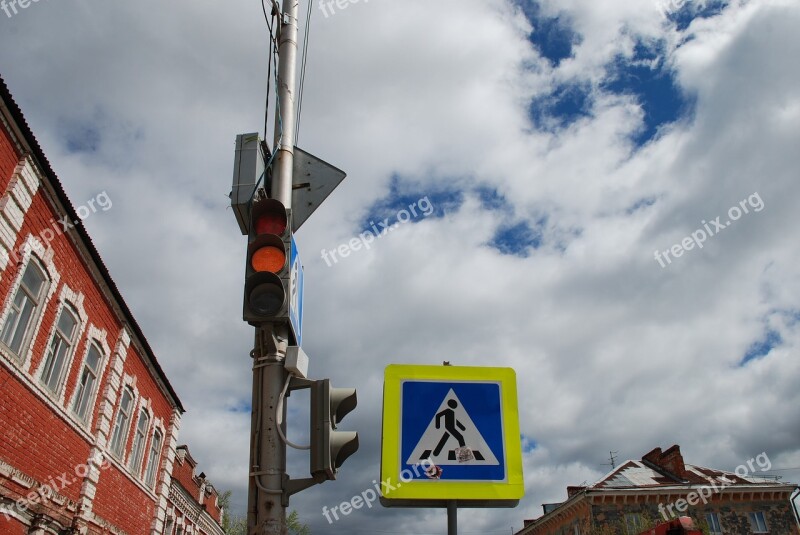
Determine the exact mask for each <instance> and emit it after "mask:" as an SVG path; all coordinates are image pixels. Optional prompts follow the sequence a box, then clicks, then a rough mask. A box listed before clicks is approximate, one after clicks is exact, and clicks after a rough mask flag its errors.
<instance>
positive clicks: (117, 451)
mask: <svg viewBox="0 0 800 535" xmlns="http://www.w3.org/2000/svg"><path fill="white" fill-rule="evenodd" d="M126 394H130V397H131V401H130V403H129V406H128V412H127V413H125V411H123V410H122V409H123V407H122V402H123V401H124V400H125V395H126ZM135 410H136V392H134V390H133V387H132V386H128V385H126V386H124V387H123V389H122V392H121V393H120V397H119V408H118V409H117V414H116V418H114V426H113V427H112V430H111V437H110V438H109V442H108V449H109V450H110V451H111V454H112V455H114V457H116V458H117V459H120V460H122V459H124V458H125V446H126V445H127V443H128V433H129V432H130V428H131V420H132V418H131V415H133V414H135ZM123 414H125V419H126V422H125V424H124V425H125V427H124V429H123V427H122V424H120V416H122V415H123ZM117 437H119V438H117ZM117 442H118V443H117ZM115 443H117V444H116V445H115Z"/></svg>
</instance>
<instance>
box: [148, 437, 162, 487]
mask: <svg viewBox="0 0 800 535" xmlns="http://www.w3.org/2000/svg"><path fill="white" fill-rule="evenodd" d="M161 441H162V436H161V431H159V430H158V429H156V430H155V432H154V433H153V441H152V442H151V443H150V453H149V454H148V456H147V474H146V475H145V477H144V481H145V483H147V486H148V487H150V488H153V485H155V484H156V473H157V472H158V463H159V462H160V461H161Z"/></svg>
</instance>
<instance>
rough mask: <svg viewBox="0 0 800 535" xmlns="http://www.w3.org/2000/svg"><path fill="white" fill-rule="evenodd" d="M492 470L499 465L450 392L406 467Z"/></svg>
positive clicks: (452, 392)
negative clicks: (431, 465)
mask: <svg viewBox="0 0 800 535" xmlns="http://www.w3.org/2000/svg"><path fill="white" fill-rule="evenodd" d="M423 462H427V463H433V464H435V465H437V466H447V465H459V466H496V465H498V464H500V463H499V462H498V460H497V457H495V455H494V453H493V452H492V450H491V448H490V447H489V445H488V444H487V443H486V441H485V440H484V438H483V436H482V435H481V432H480V431H479V430H478V427H477V426H476V425H475V423H474V422H473V421H472V418H470V417H469V414H468V413H467V411H466V410H465V409H464V405H463V403H461V400H460V399H458V396H457V395H456V393H455V391H454V390H453V389H452V388H451V389H450V390H449V391H448V393H447V395H446V396H445V398H444V399H443V400H442V402H441V404H440V405H439V408H438V409H437V410H436V413H435V414H434V416H433V418H432V419H431V422H430V423H429V424H428V427H427V428H426V429H425V432H424V433H422V436H421V437H420V439H419V441H418V442H417V445H416V447H415V448H414V449H413V451H412V452H411V455H409V457H408V459H407V460H406V463H407V464H412V465H413V464H416V463H423Z"/></svg>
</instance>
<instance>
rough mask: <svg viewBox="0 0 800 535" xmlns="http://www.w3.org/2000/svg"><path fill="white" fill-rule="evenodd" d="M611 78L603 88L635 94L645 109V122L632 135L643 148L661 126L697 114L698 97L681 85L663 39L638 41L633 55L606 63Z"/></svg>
mask: <svg viewBox="0 0 800 535" xmlns="http://www.w3.org/2000/svg"><path fill="white" fill-rule="evenodd" d="M606 72H607V79H606V81H605V82H603V84H601V86H600V87H601V88H602V89H603V90H604V91H608V92H610V93H614V94H617V95H632V96H634V97H635V98H636V100H637V101H638V102H639V105H640V106H641V107H642V111H643V112H644V125H643V127H642V129H641V130H639V131H637V132H635V133H634V134H633V136H632V139H633V141H634V143H636V145H637V146H639V147H641V146H642V145H644V144H646V143H647V142H648V141H650V140H652V139H653V138H654V137H655V136H656V134H657V133H658V129H659V128H660V127H662V126H664V125H667V124H670V123H674V122H675V121H677V120H679V119H681V118H682V117H685V116H689V115H691V114H693V113H694V105H695V99H694V98H693V97H689V96H687V95H686V94H685V93H684V92H683V90H682V89H681V87H680V86H679V85H678V81H677V78H676V74H675V72H674V71H673V70H672V69H671V68H670V67H669V65H668V64H667V62H666V61H665V58H664V44H663V42H656V43H653V44H650V45H648V44H645V43H643V42H641V41H640V42H638V43H637V44H636V46H635V48H634V53H633V56H632V57H630V58H627V57H624V56H622V55H619V56H617V57H616V58H615V59H614V61H613V62H611V63H610V64H609V65H607V66H606Z"/></svg>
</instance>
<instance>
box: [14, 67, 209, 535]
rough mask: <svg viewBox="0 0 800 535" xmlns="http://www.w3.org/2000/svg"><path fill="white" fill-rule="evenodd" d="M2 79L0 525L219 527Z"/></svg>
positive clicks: (93, 203) (78, 216) (136, 342)
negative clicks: (0, 429) (0, 428)
mask: <svg viewBox="0 0 800 535" xmlns="http://www.w3.org/2000/svg"><path fill="white" fill-rule="evenodd" d="M111 206H112V200H111V199H110V198H109V196H108V195H107V194H106V193H105V192H100V193H98V194H97V195H96V197H95V198H93V199H89V200H88V201H86V202H84V203H83V204H81V205H80V206H79V207H78V208H77V209H76V208H74V207H73V205H72V204H71V203H70V200H69V199H68V198H67V196H66V194H65V192H64V190H63V188H62V186H61V184H60V182H59V180H58V178H57V176H56V175H55V173H54V172H53V170H52V169H51V167H50V164H49V163H48V161H47V159H46V157H45V155H44V153H43V152H42V150H41V148H40V146H39V144H38V142H37V141H36V139H35V137H34V136H33V134H32V133H31V131H30V129H29V127H28V125H27V123H26V121H25V118H24V117H23V115H22V112H21V111H20V109H19V108H18V106H17V105H16V103H15V102H14V100H13V98H12V97H11V94H10V93H9V91H8V88H7V87H6V85H5V83H4V82H3V81H2V79H0V426H1V427H2V431H0V533H2V534H11V535H17V534H25V533H35V534H37V535H39V534H54V535H56V534H64V533H114V534H131V535H133V534H162V533H169V534H172V533H176V534H178V535H183V534H188V533H192V534H201V533H203V534H219V533H222V530H221V529H220V527H219V520H220V516H221V511H220V508H219V505H218V504H217V494H216V491H215V490H214V488H213V486H211V485H210V484H209V483H208V482H207V481H206V480H205V476H204V475H202V474H201V476H199V477H197V476H195V475H194V467H195V464H194V461H193V460H192V459H191V457H190V456H188V450H186V448H185V447H183V448H181V447H178V442H177V440H178V431H179V429H180V418H181V415H182V414H183V412H184V408H183V406H182V405H181V402H180V400H179V399H178V396H177V394H176V393H175V391H174V390H173V388H172V386H171V385H170V382H169V380H168V379H167V377H166V375H165V374H164V371H163V370H162V369H161V367H160V366H159V364H158V361H157V360H156V357H155V355H154V354H153V351H152V349H151V348H150V346H149V345H148V343H147V340H146V339H145V337H144V335H143V333H142V331H141V329H140V328H139V326H138V325H137V323H136V320H135V319H134V317H133V315H132V314H131V312H130V310H129V309H128V307H127V305H126V304H125V301H124V300H123V298H122V296H121V295H120V292H119V290H118V289H117V287H116V286H115V284H114V281H113V280H112V279H111V276H110V275H109V273H108V270H107V269H106V267H105V265H104V264H103V261H102V260H101V258H100V256H99V255H98V253H97V250H96V249H95V247H94V245H93V244H92V241H91V240H90V238H89V236H88V234H87V233H86V230H85V229H84V227H83V225H82V224H81V221H82V220H83V219H85V218H86V217H88V216H89V215H91V214H93V213H96V212H98V211H104V210H108V209H109V208H111Z"/></svg>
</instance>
